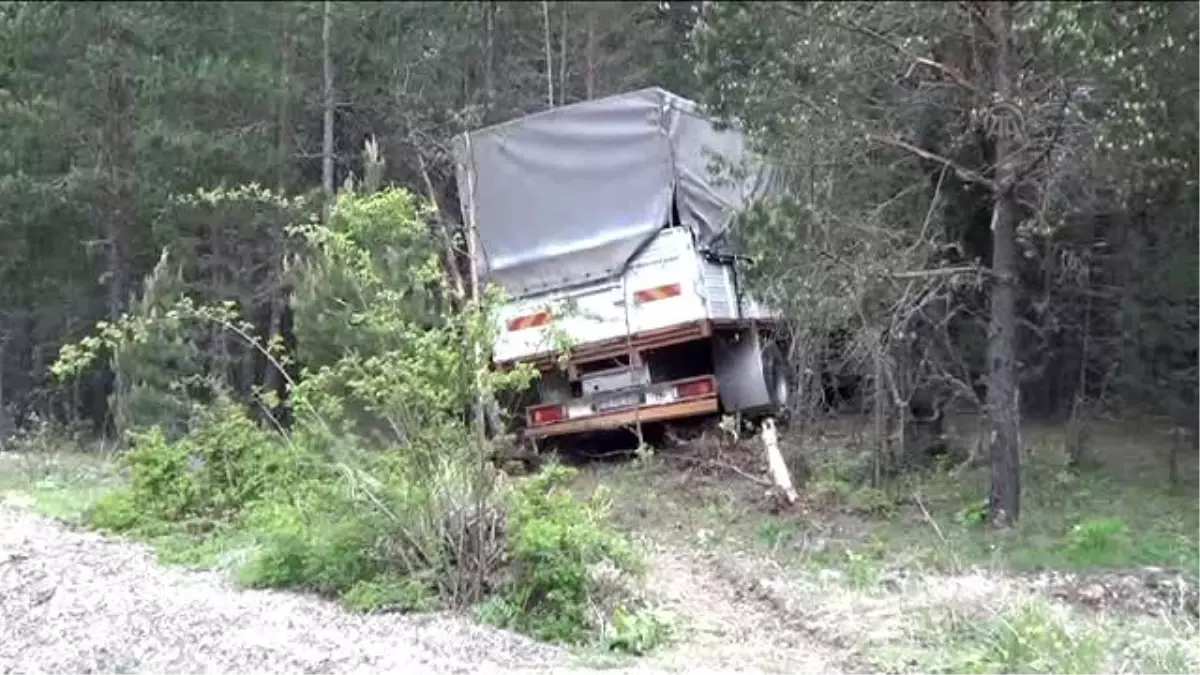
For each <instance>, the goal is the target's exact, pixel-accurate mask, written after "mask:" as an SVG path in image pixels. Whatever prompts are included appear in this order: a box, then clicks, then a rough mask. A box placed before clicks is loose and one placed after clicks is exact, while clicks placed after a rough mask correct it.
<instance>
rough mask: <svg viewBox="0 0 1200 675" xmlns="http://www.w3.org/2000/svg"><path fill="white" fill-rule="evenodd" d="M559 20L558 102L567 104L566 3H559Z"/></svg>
mask: <svg viewBox="0 0 1200 675" xmlns="http://www.w3.org/2000/svg"><path fill="white" fill-rule="evenodd" d="M559 9H561V10H562V12H561V14H560V19H561V21H560V22H559V35H558V104H559V105H566V104H567V3H565V2H563V3H560V4H559Z"/></svg>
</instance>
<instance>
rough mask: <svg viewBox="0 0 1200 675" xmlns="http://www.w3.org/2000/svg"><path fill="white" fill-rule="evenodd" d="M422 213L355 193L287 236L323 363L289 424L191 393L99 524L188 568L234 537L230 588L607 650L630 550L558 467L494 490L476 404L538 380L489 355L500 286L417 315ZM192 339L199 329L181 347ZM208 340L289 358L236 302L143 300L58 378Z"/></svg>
mask: <svg viewBox="0 0 1200 675" xmlns="http://www.w3.org/2000/svg"><path fill="white" fill-rule="evenodd" d="M250 191H251V192H253V189H250ZM243 192H244V191H243ZM222 194H224V193H222ZM233 194H235V195H237V194H241V192H238V191H233ZM255 194H257V193H255ZM243 196H245V195H243ZM196 199H201V200H203V199H208V200H210V201H215V202H221V200H222V199H224V197H223V196H222V195H220V194H207V193H203V194H200V195H198V196H197V197H196ZM419 215H420V214H419V213H418V212H417V210H416V209H415V207H414V206H413V205H412V202H411V201H410V199H409V197H408V195H407V194H406V193H404V192H403V191H399V190H383V191H381V192H378V193H375V194H372V195H358V194H355V193H353V192H346V193H343V194H342V195H340V196H339V198H338V201H337V203H336V205H335V206H334V208H333V209H332V217H331V224H330V226H328V227H326V226H323V225H318V224H316V223H315V222H314V223H309V224H307V225H304V226H300V227H297V228H294V229H293V231H292V234H293V235H295V236H298V237H300V238H301V239H302V240H303V242H304V243H305V247H306V248H305V257H304V258H303V259H302V260H301V261H300V262H299V264H298V265H297V281H296V283H297V287H298V288H299V289H300V290H299V291H298V294H299V295H300V296H301V298H302V299H301V300H300V301H298V302H297V307H296V311H297V324H298V325H302V326H304V327H305V328H304V330H305V331H309V332H307V333H305V335H306V336H310V337H312V338H313V340H314V341H315V342H316V343H318V344H324V345H325V347H327V348H328V349H329V350H328V351H327V352H326V353H324V354H319V353H317V352H313V353H312V354H310V357H311V358H312V359H314V361H313V362H310V363H309V364H308V365H309V367H308V368H306V369H305V370H304V372H303V374H302V377H301V378H300V380H299V381H298V382H297V381H292V380H290V379H288V380H287V382H288V383H289V392H288V393H289V400H290V404H291V406H292V408H293V412H294V415H295V418H294V423H293V427H292V429H291V430H290V431H287V432H285V431H284V430H283V429H282V428H281V427H279V426H277V425H275V426H272V427H270V428H268V427H266V426H264V425H263V424H261V423H260V422H259V421H257V420H255V419H253V418H252V417H251V416H250V415H249V414H248V413H247V411H246V409H245V407H244V406H243V405H241V404H240V403H237V402H235V401H234V400H233V399H232V398H231V397H230V396H228V395H226V394H224V393H223V392H222V391H221V389H220V388H219V387H218V388H215V389H216V392H215V394H213V395H212V396H211V397H210V400H208V401H202V400H198V399H196V398H192V399H189V400H188V401H187V403H188V405H189V409H190V415H189V416H188V418H187V419H186V420H185V422H184V423H183V424H181V425H180V431H179V432H178V433H177V434H175V435H170V434H168V433H167V432H166V431H164V429H163V428H162V427H161V426H158V425H149V426H147V427H143V428H135V429H133V430H130V431H129V433H128V437H129V438H130V440H131V443H132V445H131V448H130V450H129V451H128V452H127V453H126V454H125V455H124V457H123V462H124V465H125V467H126V468H127V469H128V472H129V475H130V482H129V484H128V485H127V486H125V487H122V488H119V489H118V490H116V491H114V492H112V493H111V494H109V495H107V496H106V497H105V498H104V499H103V500H101V502H100V503H99V504H98V505H97V506H96V508H95V509H94V510H93V511H92V512H91V517H90V522H91V523H92V524H93V525H94V526H96V527H102V528H105V529H110V530H115V531H121V532H130V533H132V534H135V535H138V536H144V537H148V538H151V539H153V540H155V541H157V542H159V544H160V546H161V547H162V548H163V550H164V551H165V552H166V553H167V557H169V558H170V559H172V560H176V561H180V562H190V563H196V562H200V561H211V559H212V557H213V555H212V554H213V552H214V551H215V550H218V549H219V548H220V544H219V543H218V542H224V541H228V542H234V541H238V542H241V543H242V544H243V548H244V549H245V552H246V555H245V556H244V559H243V560H242V561H241V563H240V564H238V565H236V576H237V579H238V580H239V582H241V583H242V584H245V585H247V586H251V587H279V588H303V589H307V590H311V591H314V592H317V593H321V594H324V595H328V596H333V597H339V598H341V599H342V600H343V602H345V603H346V605H347V606H349V607H351V608H355V609H359V610H402V611H416V610H423V609H430V608H432V607H434V606H437V605H439V604H449V605H454V604H472V603H478V602H480V601H484V604H483V605H481V610H480V611H481V612H483V613H485V614H486V613H488V612H490V616H491V618H492V619H493V620H495V621H497V622H498V623H502V624H504V625H506V626H511V627H512V628H515V629H518V630H521V631H525V632H528V633H530V634H533V635H535V636H538V637H540V638H543V639H547V640H555V641H564V642H579V641H582V640H584V639H587V638H592V637H598V636H599V635H600V632H601V630H602V626H604V625H607V624H606V623H605V622H606V621H607V619H606V618H605V616H604V615H603V613H597V612H595V611H593V607H594V605H595V602H596V601H597V599H598V598H599V597H600V596H601V595H602V594H603V593H610V594H611V593H613V592H614V591H612V589H609V588H607V587H604V586H603V585H602V584H600V583H598V582H597V581H596V580H595V579H593V578H592V576H591V571H592V568H593V567H594V566H596V565H601V564H608V565H610V566H612V567H614V568H616V569H618V570H620V571H622V572H623V573H629V572H632V571H635V570H636V565H635V563H636V559H635V556H634V555H633V553H632V550H631V548H630V545H629V543H628V542H627V541H625V540H624V539H623V538H622V537H620V536H619V535H618V534H617V533H615V532H614V531H613V530H612V529H611V528H610V527H609V525H608V524H607V520H606V508H607V503H606V502H605V500H604V495H603V494H599V493H598V494H596V495H594V496H593V497H592V499H590V500H586V501H580V500H578V499H576V498H574V497H573V496H572V495H571V494H570V493H569V492H568V491H567V490H566V482H567V481H568V479H569V477H570V475H571V474H570V472H569V471H567V470H566V469H561V468H557V467H554V468H551V469H549V470H547V471H545V472H543V473H541V474H538V475H536V476H533V477H530V478H528V479H525V480H523V481H521V482H519V483H518V484H517V485H516V486H515V487H514V488H513V489H512V490H511V491H509V490H507V489H506V488H502V487H497V485H496V482H495V475H494V471H493V470H492V468H491V466H490V464H489V463H488V462H487V460H486V457H487V456H488V453H489V452H490V447H489V446H488V444H487V443H486V442H482V443H481V441H480V439H479V437H478V435H476V434H475V433H474V430H473V429H471V428H470V427H469V425H468V424H467V422H466V419H465V415H464V412H465V411H466V410H468V409H469V407H470V406H471V405H472V404H474V403H475V402H476V401H477V399H478V397H479V395H480V394H481V393H485V394H486V393H491V392H496V391H503V390H507V389H517V390H519V389H520V388H522V387H524V386H527V385H528V383H529V382H530V381H531V372H530V371H529V369H527V368H518V369H515V370H513V371H509V372H505V373H493V372H491V371H490V370H489V369H488V368H487V367H486V362H485V361H483V359H482V356H481V353H482V348H483V347H484V346H486V345H487V344H488V342H489V341H490V339H491V337H492V335H493V328H494V325H495V316H494V311H493V309H492V308H493V307H494V306H495V304H496V302H497V299H498V296H497V295H496V294H495V293H494V292H490V293H489V295H487V296H486V297H484V298H480V299H479V301H478V302H471V303H467V305H466V306H465V307H464V308H463V310H462V311H461V312H460V313H458V314H455V315H443V314H438V313H436V312H434V311H433V309H434V307H433V306H431V305H429V304H427V303H426V302H425V301H426V300H427V299H428V297H429V289H430V288H431V287H433V288H437V287H438V285H439V284H440V283H441V279H442V278H441V275H440V272H439V270H438V267H437V264H438V263H437V258H436V255H435V252H434V248H433V246H432V244H431V240H430V234H429V231H428V229H427V228H426V227H425V226H424V225H423V224H422V222H421V221H420V219H419V217H418V216H419ZM196 327H204V328H206V330H204V331H195V330H193V331H192V332H191V333H188V330H189V329H193V328H196ZM214 328H215V329H218V330H219V331H221V332H224V333H229V334H232V335H233V336H234V337H236V339H238V340H240V341H242V342H244V343H246V345H247V346H249V347H251V348H253V349H256V350H258V352H259V353H260V354H262V355H263V356H264V357H265V358H266V359H267V360H268V361H269V362H270V363H271V364H272V365H273V366H275V367H279V366H280V365H281V364H283V363H287V362H288V359H289V358H290V356H289V355H287V354H283V353H281V352H280V351H279V349H278V346H277V345H263V344H262V343H261V342H260V341H259V340H257V339H256V338H255V336H254V334H253V329H252V328H251V327H250V326H248V325H246V324H245V323H243V322H241V321H240V320H239V317H238V308H237V306H236V305H234V304H233V303H226V304H223V305H218V306H209V305H203V304H199V303H196V302H194V301H193V300H192V298H191V297H190V296H186V295H185V296H183V297H181V298H179V299H177V300H176V301H175V302H174V303H172V304H169V305H166V306H160V305H158V304H154V303H142V304H140V305H138V311H137V312H135V313H133V314H130V315H128V316H124V317H122V318H121V319H120V320H118V321H116V322H113V323H105V324H102V325H101V326H100V327H99V330H98V333H97V334H96V335H93V336H89V337H87V338H84V339H83V340H82V341H81V342H80V343H78V344H75V345H66V346H64V348H63V350H62V354H61V358H60V360H59V362H58V363H57V364H56V372H57V374H58V375H59V376H60V377H67V376H70V375H72V374H77V373H79V372H81V371H82V370H83V369H84V368H86V367H87V366H88V365H89V364H90V363H91V362H92V361H94V360H95V359H96V358H97V357H98V356H99V355H101V354H104V353H109V354H113V353H117V354H121V353H130V350H132V349H141V348H149V347H151V346H152V345H155V344H157V341H158V340H160V338H161V336H162V335H163V334H164V333H170V334H174V335H191V336H192V339H193V340H199V339H201V338H200V336H206V335H211V329H214ZM321 341H324V342H323V343H322V342H321ZM181 344H184V345H186V344H187V342H186V340H184V341H182V342H181ZM166 374H169V369H168V372H167V373H166ZM489 596H490V597H489ZM605 599H606V600H608V599H611V598H607V597H606V598H605ZM614 611H616V609H615V608H614ZM620 611H621V612H625V611H626V610H624V608H621V609H620ZM608 634H609V635H610V636H611V637H612V639H613V640H614V642H613V648H614V649H615V648H620V649H628V650H632V651H641V650H645V649H648V648H649V647H650V646H651V645H652V644H654V643H655V642H657V641H660V640H661V637H662V635H663V630H662V628H661V626H659V625H658V624H657V623H655V622H654V621H652V620H651V619H649V618H646V617H642V616H640V615H629V614H618V615H615V616H614V619H613V622H612V630H611V631H610V632H609V633H608Z"/></svg>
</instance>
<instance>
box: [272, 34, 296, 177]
mask: <svg viewBox="0 0 1200 675" xmlns="http://www.w3.org/2000/svg"><path fill="white" fill-rule="evenodd" d="M290 20H291V17H286V16H285V17H284V19H283V22H284V23H283V26H282V27H281V28H280V35H279V109H278V110H277V115H278V117H277V128H276V139H275V149H276V155H277V157H276V158H275V164H276V166H275V170H276V187H277V189H278V190H279V191H280V192H283V191H285V190H287V189H288V187H289V186H290V185H291V169H292V165H291V161H292V140H293V135H294V132H293V130H292V53H293V49H292V46H293V45H292V31H291V27H290V25H289V22H290Z"/></svg>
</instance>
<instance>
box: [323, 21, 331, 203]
mask: <svg viewBox="0 0 1200 675" xmlns="http://www.w3.org/2000/svg"><path fill="white" fill-rule="evenodd" d="M323 14H324V16H323V19H322V21H321V61H322V66H323V68H322V71H323V72H324V81H325V96H324V113H325V117H324V120H323V121H324V129H323V135H322V143H321V188H322V190H324V192H325V218H326V220H328V218H329V209H330V208H331V207H332V206H333V55H332V53H331V51H330V48H331V45H330V41H331V36H330V33H331V32H332V28H333V16H332V14H333V3H332V2H331V1H330V0H325V7H324V13H323Z"/></svg>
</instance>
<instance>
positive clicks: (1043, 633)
mask: <svg viewBox="0 0 1200 675" xmlns="http://www.w3.org/2000/svg"><path fill="white" fill-rule="evenodd" d="M1195 636H1196V626H1195V624H1194V623H1190V622H1185V621H1182V620H1179V619H1174V620H1172V619H1164V618H1151V617H1121V616H1099V617H1098V616H1094V615H1093V616H1086V615H1083V614H1082V613H1081V612H1079V611H1077V610H1074V609H1071V608H1069V607H1065V606H1062V605H1053V604H1051V603H1049V602H1047V601H1045V600H1044V599H1041V598H1036V597H1023V598H1020V599H1015V600H1012V601H1010V602H1008V603H1007V604H1005V605H1003V606H1001V607H999V608H996V607H987V608H982V607H967V608H963V607H939V608H936V609H933V610H930V611H927V612H924V613H923V614H922V615H921V616H920V617H919V620H918V621H916V622H914V626H913V627H912V628H911V629H910V630H909V631H908V634H907V635H906V636H905V638H904V639H901V640H897V641H895V642H893V643H891V644H888V645H884V646H881V647H880V648H877V649H876V650H874V658H873V659H872V662H873V663H874V665H875V667H876V668H877V669H878V670H879V671H881V672H893V673H909V672H912V673H1188V672H1195V669H1196V667H1197V665H1200V654H1198V653H1197V650H1196V640H1195Z"/></svg>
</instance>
